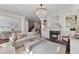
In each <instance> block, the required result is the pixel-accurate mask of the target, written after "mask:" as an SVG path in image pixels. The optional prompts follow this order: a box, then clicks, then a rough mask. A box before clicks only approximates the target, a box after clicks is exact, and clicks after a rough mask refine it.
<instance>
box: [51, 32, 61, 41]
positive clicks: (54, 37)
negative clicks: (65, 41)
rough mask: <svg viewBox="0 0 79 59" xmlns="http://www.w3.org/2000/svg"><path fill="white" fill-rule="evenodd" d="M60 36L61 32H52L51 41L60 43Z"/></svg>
mask: <svg viewBox="0 0 79 59" xmlns="http://www.w3.org/2000/svg"><path fill="white" fill-rule="evenodd" d="M59 35H60V31H50V41H53V42H58V41H59Z"/></svg>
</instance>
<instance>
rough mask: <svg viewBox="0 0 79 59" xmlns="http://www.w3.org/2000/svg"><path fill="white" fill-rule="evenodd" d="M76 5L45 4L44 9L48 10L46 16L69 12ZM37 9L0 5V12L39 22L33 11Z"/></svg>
mask: <svg viewBox="0 0 79 59" xmlns="http://www.w3.org/2000/svg"><path fill="white" fill-rule="evenodd" d="M76 6H77V7H78V5H74V4H45V5H44V7H46V8H47V10H48V15H50V14H55V13H61V12H69V11H71V10H73V9H77V7H76ZM38 7H39V4H0V10H2V11H7V12H12V13H15V14H18V15H22V16H26V17H27V18H28V19H30V20H39V18H38V16H37V15H36V14H35V9H36V8H38Z"/></svg>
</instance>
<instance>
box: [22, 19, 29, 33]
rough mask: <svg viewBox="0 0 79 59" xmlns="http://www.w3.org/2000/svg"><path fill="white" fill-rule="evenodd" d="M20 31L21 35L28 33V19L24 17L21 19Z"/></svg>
mask: <svg viewBox="0 0 79 59" xmlns="http://www.w3.org/2000/svg"><path fill="white" fill-rule="evenodd" d="M21 31H22V33H28V19H26V18H24V17H22V19H21Z"/></svg>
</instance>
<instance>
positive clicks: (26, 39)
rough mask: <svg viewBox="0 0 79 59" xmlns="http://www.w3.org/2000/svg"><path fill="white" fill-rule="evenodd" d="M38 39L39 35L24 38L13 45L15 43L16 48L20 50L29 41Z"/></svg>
mask: <svg viewBox="0 0 79 59" xmlns="http://www.w3.org/2000/svg"><path fill="white" fill-rule="evenodd" d="M37 37H38V35H33V36H26V37H24V38H20V39H17V40H16V41H13V42H12V43H13V45H14V46H15V48H19V47H22V46H24V44H25V43H26V42H27V41H29V40H31V39H35V38H37Z"/></svg>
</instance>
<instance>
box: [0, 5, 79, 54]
mask: <svg viewBox="0 0 79 59" xmlns="http://www.w3.org/2000/svg"><path fill="white" fill-rule="evenodd" d="M78 6H79V5H78V4H1V5H0V54H75V53H76V54H77V53H79V52H78V51H79V50H77V49H78V45H79V44H78V42H79V40H78V39H79V36H78V35H79V33H78V32H79V30H78V29H79V24H78V22H79V20H78V18H79V11H78V10H79V9H78ZM39 9H41V10H40V11H41V13H40V11H39ZM42 9H43V11H42ZM75 48H76V49H75ZM47 50H48V51H47ZM52 50H53V51H52Z"/></svg>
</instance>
